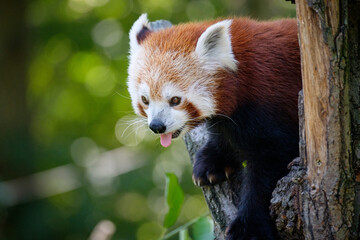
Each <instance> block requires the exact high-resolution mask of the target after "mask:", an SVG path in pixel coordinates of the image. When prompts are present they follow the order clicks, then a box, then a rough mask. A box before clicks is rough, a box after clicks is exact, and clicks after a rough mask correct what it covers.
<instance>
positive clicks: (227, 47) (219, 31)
mask: <svg viewBox="0 0 360 240" xmlns="http://www.w3.org/2000/svg"><path fill="white" fill-rule="evenodd" d="M231 23H232V20H224V21H221V22H218V23H215V24H214V25H211V26H210V27H208V28H207V29H206V30H205V32H204V33H203V34H201V36H200V38H199V40H198V42H197V44H196V49H195V53H196V55H197V56H198V57H199V58H200V60H201V61H203V63H204V64H205V66H204V67H205V68H207V69H209V70H216V68H218V67H225V68H228V69H230V70H232V71H236V70H237V61H236V59H235V57H234V54H233V52H232V47H231V35H230V31H229V28H230V26H231Z"/></svg>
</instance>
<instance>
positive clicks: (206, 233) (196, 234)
mask: <svg viewBox="0 0 360 240" xmlns="http://www.w3.org/2000/svg"><path fill="white" fill-rule="evenodd" d="M213 231H214V225H213V222H212V220H211V219H210V218H208V217H201V218H199V220H197V221H196V222H195V223H194V225H193V226H192V235H191V236H192V237H193V239H194V240H210V239H214V234H213Z"/></svg>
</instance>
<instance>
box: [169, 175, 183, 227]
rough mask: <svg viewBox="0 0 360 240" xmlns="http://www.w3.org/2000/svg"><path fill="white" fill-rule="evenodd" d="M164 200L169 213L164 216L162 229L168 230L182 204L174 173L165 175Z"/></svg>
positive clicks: (180, 192) (181, 191)
mask: <svg viewBox="0 0 360 240" xmlns="http://www.w3.org/2000/svg"><path fill="white" fill-rule="evenodd" d="M165 198H166V202H167V205H168V207H169V211H168V213H167V214H166V215H165V220H164V227H165V228H169V227H171V226H173V225H174V224H175V222H176V220H177V218H178V217H179V214H180V210H181V206H182V204H183V202H184V193H183V190H182V189H181V187H180V185H179V183H178V180H177V177H176V175H175V174H174V173H166V188H165Z"/></svg>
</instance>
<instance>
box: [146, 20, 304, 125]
mask: <svg viewBox="0 0 360 240" xmlns="http://www.w3.org/2000/svg"><path fill="white" fill-rule="evenodd" d="M217 21H220V20H216V21H210V22H206V23H189V24H183V25H178V26H174V27H172V28H169V29H164V30H160V31H158V32H154V33H152V34H149V35H148V36H147V38H146V39H145V40H144V41H143V46H144V47H145V48H148V49H158V50H159V51H160V53H165V52H168V51H171V52H178V53H180V54H185V55H189V54H190V53H191V52H193V51H194V50H195V47H196V43H197V41H198V38H199V37H200V35H201V34H202V33H203V32H204V31H205V30H206V29H207V27H209V26H210V25H212V24H214V23H215V22H217ZM230 32H231V36H232V37H231V41H232V48H233V53H234V55H235V58H236V60H237V61H238V71H237V72H236V73H232V72H229V71H227V70H222V71H219V72H218V74H217V75H216V83H217V84H215V85H216V86H217V87H216V89H214V91H215V99H216V104H217V106H216V109H217V110H218V111H217V112H218V113H222V114H226V115H230V114H231V113H232V112H233V111H234V110H235V108H236V107H237V106H238V105H239V104H242V103H245V102H247V101H251V102H255V103H260V104H261V103H271V104H272V105H274V106H279V107H281V109H283V110H284V111H283V112H284V119H290V120H291V121H297V119H298V117H297V111H294V109H293V106H296V105H297V93H298V91H299V90H300V89H301V81H299V79H301V72H300V55H299V47H298V38H297V25H296V21H295V20H289V19H285V20H278V21H270V22H257V21H253V20H250V19H246V18H240V19H234V20H233V22H232V26H231V31H230ZM158 61H159V62H161V61H164V59H162V58H161V55H160V56H159V59H158ZM160 65H163V63H162V64H160ZM167 72H171V71H167ZM289 73H291V74H289ZM173 74H175V73H173ZM169 79H172V81H178V77H177V76H175V75H173V76H169V77H168V78H166V79H164V80H163V81H169ZM163 81H161V83H158V84H159V85H161V84H163V83H164V82H163ZM159 87H160V86H155V89H159ZM155 92H156V91H155Z"/></svg>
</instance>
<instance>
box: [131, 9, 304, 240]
mask: <svg viewBox="0 0 360 240" xmlns="http://www.w3.org/2000/svg"><path fill="white" fill-rule="evenodd" d="M147 24H148V22H147V19H146V16H145V17H144V15H143V16H142V17H141V18H140V19H139V20H138V21H137V22H136V23H135V24H134V26H133V28H132V30H131V32H130V39H131V41H130V46H131V55H130V66H129V83H128V84H129V91H130V94H131V97H132V100H133V107H134V109H135V111H136V112H137V113H138V114H139V115H142V116H144V117H147V118H148V121H149V127H150V128H151V129H152V130H153V131H154V132H156V133H160V134H161V143H162V145H163V146H168V145H170V143H171V138H177V137H178V136H179V135H181V134H183V133H184V132H186V131H189V130H190V129H192V128H193V127H195V126H196V125H198V124H199V123H202V122H204V121H205V122H206V123H207V126H208V131H209V133H210V135H209V136H210V138H209V141H208V142H207V143H206V144H205V145H204V146H203V147H202V149H201V150H200V151H199V152H198V153H197V155H196V161H195V165H194V179H195V182H196V184H197V185H206V184H216V183H218V182H221V181H223V180H226V177H228V175H229V174H230V173H231V172H232V171H233V170H234V169H239V171H241V162H242V161H244V160H246V161H247V166H246V169H245V170H243V182H242V190H241V191H242V192H241V196H242V199H241V204H240V208H239V214H238V217H237V219H235V220H234V222H233V224H232V225H231V226H229V228H228V236H227V239H231V240H235V239H275V238H276V236H277V235H276V231H275V228H274V225H273V223H272V222H271V220H270V217H269V213H268V212H269V209H268V206H269V201H270V197H271V192H272V190H273V188H274V187H275V184H276V181H277V180H278V179H279V178H281V177H282V176H283V175H284V174H285V173H286V165H287V163H288V162H289V161H291V160H292V159H293V158H295V157H297V155H298V117H297V97H298V92H299V90H300V89H301V73H300V54H299V47H298V40H297V27H296V22H295V20H279V21H273V22H257V21H253V20H250V19H232V20H224V21H219V20H217V21H211V22H205V23H189V24H183V25H178V26H174V27H171V28H166V29H163V30H159V31H152V30H151V29H150V27H149V25H147Z"/></svg>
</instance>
